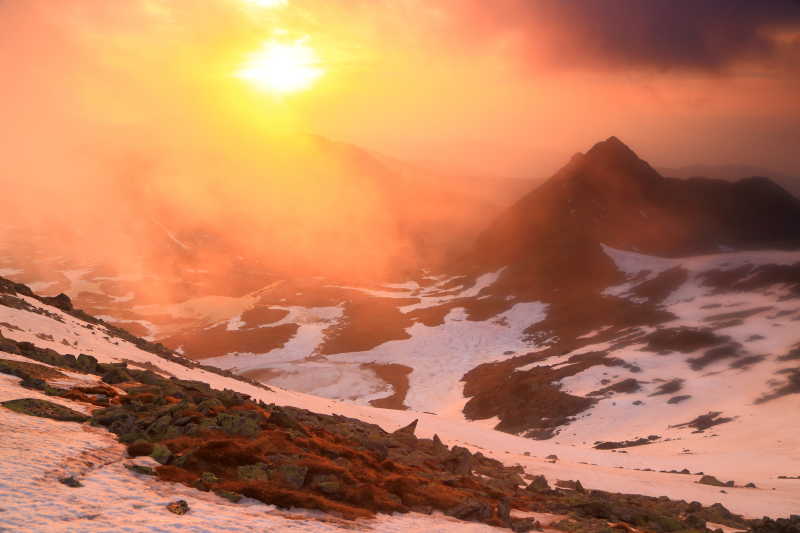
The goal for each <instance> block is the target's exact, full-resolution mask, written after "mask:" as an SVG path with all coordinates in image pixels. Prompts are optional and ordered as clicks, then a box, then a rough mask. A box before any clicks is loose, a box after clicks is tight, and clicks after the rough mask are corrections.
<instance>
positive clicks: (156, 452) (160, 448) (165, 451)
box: [150, 444, 172, 465]
mask: <svg viewBox="0 0 800 533" xmlns="http://www.w3.org/2000/svg"><path fill="white" fill-rule="evenodd" d="M150 457H152V458H153V459H155V460H156V461H158V462H159V463H161V464H162V465H165V464H167V463H169V460H170V459H171V458H172V452H170V451H169V448H167V447H166V446H164V445H163V444H156V445H154V446H153V451H152V452H151V453H150Z"/></svg>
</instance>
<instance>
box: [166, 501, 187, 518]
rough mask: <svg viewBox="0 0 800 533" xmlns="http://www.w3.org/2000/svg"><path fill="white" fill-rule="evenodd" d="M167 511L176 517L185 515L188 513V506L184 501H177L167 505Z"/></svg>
mask: <svg viewBox="0 0 800 533" xmlns="http://www.w3.org/2000/svg"><path fill="white" fill-rule="evenodd" d="M167 511H169V512H170V513H174V514H176V515H185V514H186V513H188V512H189V504H188V503H186V500H177V501H174V502H172V503H168V504H167Z"/></svg>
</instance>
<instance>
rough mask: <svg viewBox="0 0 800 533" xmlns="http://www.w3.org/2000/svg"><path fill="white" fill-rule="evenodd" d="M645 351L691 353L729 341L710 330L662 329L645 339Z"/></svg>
mask: <svg viewBox="0 0 800 533" xmlns="http://www.w3.org/2000/svg"><path fill="white" fill-rule="evenodd" d="M645 340H646V341H647V346H646V347H645V350H648V351H651V352H656V353H660V354H667V353H670V352H681V353H691V352H695V351H697V350H700V349H702V348H710V347H712V346H717V345H719V344H722V343H724V342H726V341H728V340H729V338H728V337H723V336H720V335H717V334H716V333H714V332H713V331H712V330H710V329H699V328H688V327H679V328H662V329H659V330H656V331H654V332H653V333H650V334H649V335H647V337H645Z"/></svg>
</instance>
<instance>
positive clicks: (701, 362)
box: [686, 344, 742, 370]
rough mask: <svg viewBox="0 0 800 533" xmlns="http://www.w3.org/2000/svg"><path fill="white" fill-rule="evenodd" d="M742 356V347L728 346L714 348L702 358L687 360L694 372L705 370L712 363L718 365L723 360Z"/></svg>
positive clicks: (736, 345)
mask: <svg viewBox="0 0 800 533" xmlns="http://www.w3.org/2000/svg"><path fill="white" fill-rule="evenodd" d="M741 355H742V351H741V347H740V345H739V344H726V345H724V346H718V347H717V348H712V349H710V350H708V351H707V352H706V353H704V354H703V355H702V356H701V357H694V358H691V359H687V360H686V362H687V363H689V366H690V367H691V368H692V370H703V369H704V368H705V367H707V366H708V365H710V364H712V363H716V362H717V361H720V360H722V359H731V358H734V357H739V356H741Z"/></svg>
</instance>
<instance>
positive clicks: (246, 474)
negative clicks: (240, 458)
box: [236, 463, 269, 481]
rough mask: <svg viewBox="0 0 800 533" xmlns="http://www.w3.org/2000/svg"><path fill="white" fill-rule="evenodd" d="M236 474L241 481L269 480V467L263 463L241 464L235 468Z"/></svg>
mask: <svg viewBox="0 0 800 533" xmlns="http://www.w3.org/2000/svg"><path fill="white" fill-rule="evenodd" d="M236 475H237V477H238V478H239V479H240V480H242V481H269V467H268V466H267V465H265V464H264V463H256V464H253V465H242V466H240V467H239V468H237V469H236Z"/></svg>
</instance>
